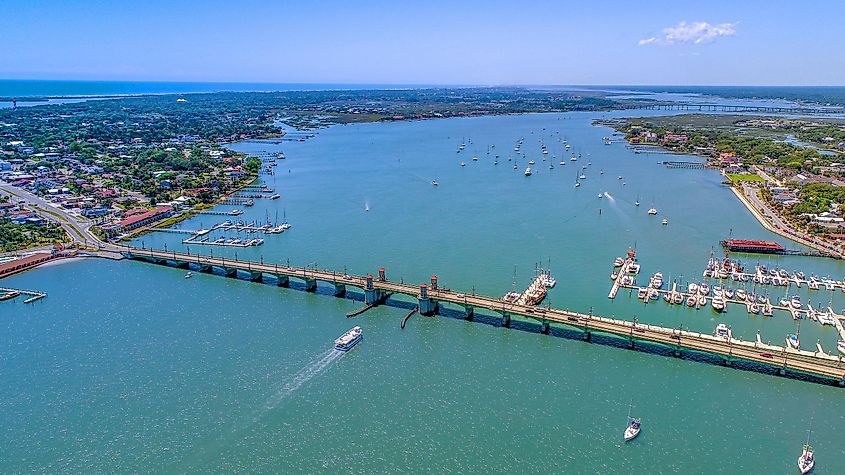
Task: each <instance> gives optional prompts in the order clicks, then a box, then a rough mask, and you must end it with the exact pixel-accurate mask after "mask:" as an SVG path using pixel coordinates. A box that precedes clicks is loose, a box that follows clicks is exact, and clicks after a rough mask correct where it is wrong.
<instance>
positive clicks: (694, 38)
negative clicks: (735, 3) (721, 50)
mask: <svg viewBox="0 0 845 475" xmlns="http://www.w3.org/2000/svg"><path fill="white" fill-rule="evenodd" d="M734 34H736V23H719V24H718V25H711V24H710V23H707V22H706V21H696V22H692V23H687V22H685V21H682V22H680V23H678V24H677V25H675V26H670V27H668V28H664V29H663V36H661V37H657V36H652V37H650V38H646V39H642V40H640V41H639V45H640V46H644V45H675V44H696V45H698V44H704V43H710V42H712V41H713V40H715V39H716V38H718V37H720V36H733V35H734Z"/></svg>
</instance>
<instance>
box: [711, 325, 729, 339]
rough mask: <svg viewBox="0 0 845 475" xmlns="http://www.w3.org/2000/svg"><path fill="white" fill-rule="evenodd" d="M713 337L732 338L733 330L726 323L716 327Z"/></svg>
mask: <svg viewBox="0 0 845 475" xmlns="http://www.w3.org/2000/svg"><path fill="white" fill-rule="evenodd" d="M713 336H715V337H718V338H730V337H731V329H730V328H729V327H728V326H727V325H725V324H724V323H720V324H718V325H716V330H714V331H713Z"/></svg>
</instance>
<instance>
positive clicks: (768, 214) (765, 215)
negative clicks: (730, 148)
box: [735, 183, 845, 259]
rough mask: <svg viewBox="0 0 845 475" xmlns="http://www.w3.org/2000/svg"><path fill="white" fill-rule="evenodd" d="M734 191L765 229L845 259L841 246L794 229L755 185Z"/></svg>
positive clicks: (743, 185)
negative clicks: (765, 199)
mask: <svg viewBox="0 0 845 475" xmlns="http://www.w3.org/2000/svg"><path fill="white" fill-rule="evenodd" d="M735 191H736V193H737V196H738V197H739V198H740V199H741V200H742V201H743V203H744V204H745V205H746V207H747V208H748V209H749V211H751V213H752V214H753V215H754V217H756V218H757V220H758V221H760V224H762V225H763V227H765V228H766V229H768V230H770V231H772V232H774V233H777V234H780V235H781V236H784V237H786V238H788V239H791V240H793V241H795V242H797V243H799V244H803V245H805V246H807V247H810V248H813V249H816V250H819V251H823V252H829V253H833V254H836V255H837V256H838V257H839V258H840V259H845V251H843V249H842V248H841V247H839V246H836V245H833V244H831V243H828V242H824V241H822V240H820V239H818V238H815V237H813V236H808V235H807V234H805V233H802V232H799V231H797V230H795V229H794V228H793V227H792V225H790V224H789V223H788V222H786V220H784V219H783V218H781V217H780V214H779V213H778V211H777V210H775V209H772V208H771V206H769V204H768V203H766V202H765V201H764V200H763V199H762V198H760V194H759V192H758V191H759V190H758V189H757V188H756V187H753V186H750V185H748V184H746V183H743V184H742V185H741V188H740V189H739V190H735ZM761 210H762V211H761Z"/></svg>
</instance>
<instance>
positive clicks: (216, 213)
mask: <svg viewBox="0 0 845 475" xmlns="http://www.w3.org/2000/svg"><path fill="white" fill-rule="evenodd" d="M197 214H208V215H212V216H240V215H242V214H244V212H243V211H241V210H239V209H233V210H232V211H197Z"/></svg>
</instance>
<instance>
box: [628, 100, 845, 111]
mask: <svg viewBox="0 0 845 475" xmlns="http://www.w3.org/2000/svg"><path fill="white" fill-rule="evenodd" d="M637 108H638V109H651V110H682V111H700V112H758V113H768V114H842V113H844V112H845V109H843V108H841V107H838V108H835V107H829V108H825V107H774V106H741V105H726V104H685V103H678V102H676V103H660V104H651V105H644V106H641V107H637Z"/></svg>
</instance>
